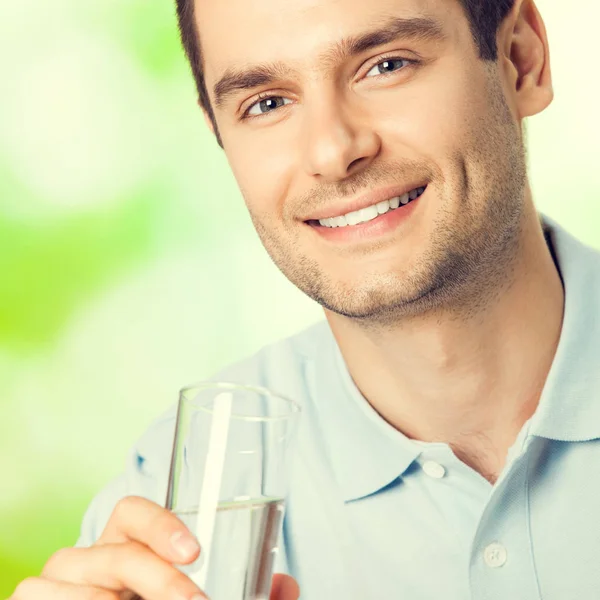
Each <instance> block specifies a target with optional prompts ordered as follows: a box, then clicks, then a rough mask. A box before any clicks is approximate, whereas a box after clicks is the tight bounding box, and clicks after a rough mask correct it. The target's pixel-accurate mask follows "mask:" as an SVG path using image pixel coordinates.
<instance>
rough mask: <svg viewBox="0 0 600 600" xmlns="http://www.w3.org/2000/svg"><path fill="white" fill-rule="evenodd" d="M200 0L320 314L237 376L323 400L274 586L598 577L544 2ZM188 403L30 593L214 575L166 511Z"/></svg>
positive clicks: (255, 170)
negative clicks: (542, 181)
mask: <svg viewBox="0 0 600 600" xmlns="http://www.w3.org/2000/svg"><path fill="white" fill-rule="evenodd" d="M179 17H180V24H181V30H182V38H183V41H184V45H185V47H186V50H187V53H188V56H189V58H190V60H191V64H192V68H193V72H194V76H195V78H196V81H197V84H198V90H199V95H200V105H201V107H202V109H203V111H204V116H205V118H206V120H207V123H208V125H209V127H210V128H211V130H212V131H213V133H214V134H215V136H216V139H217V142H218V143H219V145H220V146H221V148H223V149H224V151H225V153H226V155H227V158H228V160H229V163H230V165H231V168H232V169H233V172H234V174H235V177H236V179H237V181H238V183H239V186H240V189H241V190H242V193H243V196H244V198H245V201H246V204H247V206H248V210H249V211H250V214H251V216H252V219H253V222H254V224H255V226H256V229H257V232H258V234H259V236H260V237H261V239H262V241H263V243H264V245H265V247H266V248H267V250H268V251H269V253H270V255H271V257H272V258H273V260H274V262H275V263H276V264H277V266H278V267H279V268H280V269H281V270H282V272H283V273H284V274H285V275H286V276H287V277H288V278H289V279H290V280H291V281H292V282H293V283H294V284H296V285H297V286H298V287H299V288H300V289H301V290H302V291H304V292H305V293H306V294H307V295H308V296H310V297H311V298H313V299H314V300H316V301H317V302H319V303H320V304H321V305H322V306H323V308H324V310H325V316H326V321H325V322H324V323H322V324H319V325H317V326H315V327H312V328H310V329H309V330H307V331H305V332H303V333H301V334H299V335H298V336H295V337H293V338H291V339H288V340H284V341H282V342H279V343H278V344H275V345H273V346H270V347H268V348H266V349H264V350H263V351H261V352H260V353H258V354H257V355H256V356H254V357H252V358H251V359H249V360H247V361H244V362H242V363H240V364H238V365H234V366H233V367H231V368H229V369H227V370H225V371H224V372H223V373H220V374H219V376H218V378H219V379H223V380H230V381H239V382H244V383H255V384H262V385H265V386H267V387H270V388H273V389H275V390H277V391H279V392H282V393H285V394H286V395H288V396H290V397H294V398H296V399H298V400H299V401H300V402H301V403H302V404H303V415H302V425H301V427H300V430H299V434H298V435H299V440H298V446H297V452H296V459H295V464H294V467H293V471H292V476H291V484H290V492H289V501H288V507H287V512H286V517H285V523H284V529H283V535H282V538H281V543H280V549H281V553H280V560H279V563H278V565H277V569H276V570H277V571H278V572H280V573H286V574H287V575H283V576H279V575H278V576H276V578H275V579H274V589H273V595H272V597H273V598H279V599H283V600H294V599H296V598H297V597H298V587H297V584H299V588H300V593H301V594H302V598H305V599H306V600H337V599H338V598H339V599H341V598H345V599H346V598H352V599H356V600H364V599H365V598H390V597H393V598H402V599H410V600H419V599H428V600H429V599H432V598H444V599H447V600H466V599H467V598H472V599H473V600H480V599H484V598H485V599H498V600H500V599H502V600H506V599H509V598H510V599H511V600H512V599H517V600H518V599H523V600H535V599H540V598H543V599H544V600H570V599H575V598H586V599H589V598H595V597H599V596H600V568H599V567H598V561H597V558H596V557H597V555H598V554H599V553H600V529H599V528H598V525H597V523H596V518H595V517H596V516H597V510H596V505H597V495H598V492H600V468H598V461H599V460H600V444H599V441H598V440H599V439H600V378H599V375H598V373H600V352H598V345H599V343H600V342H598V339H600V319H598V317H597V313H596V310H595V306H597V303H598V301H599V300H600V284H599V282H600V255H599V254H598V253H597V252H595V251H593V250H591V249H589V248H587V247H585V246H583V245H582V244H581V243H579V242H578V241H577V240H575V239H573V238H572V237H571V236H570V235H569V234H568V233H567V232H565V231H564V230H563V229H562V228H561V227H559V226H558V225H557V224H556V223H554V222H552V221H551V220H550V219H547V218H545V217H543V216H541V215H539V214H538V213H537V211H536V210H535V207H534V203H533V198H532V193H531V190H530V187H529V184H528V181H527V173H526V161H525V150H524V142H523V131H522V123H523V119H524V118H526V117H529V116H532V115H534V114H537V113H539V112H540V111H542V110H543V109H545V108H546V107H547V106H548V105H549V104H550V102H551V101H552V96H553V92H552V86H551V74H550V65H549V52H548V42H547V37H546V32H545V29H544V25H543V21H542V18H541V16H540V14H539V12H538V10H537V8H536V6H535V5H534V2H533V0H370V1H369V2H363V1H362V0H318V1H315V0H288V1H286V2H282V3H274V2H269V1H267V0H253V1H252V2H247V1H244V0H227V1H224V0H219V1H217V0H196V2H195V4H193V5H192V3H191V1H188V0H179ZM224 234H225V233H224ZM174 416H175V413H174V410H173V409H172V410H170V411H169V412H168V413H167V414H165V415H163V417H161V418H160V419H159V420H157V421H156V422H155V424H154V425H153V426H152V427H151V428H150V430H149V431H148V432H147V433H146V435H144V436H143V438H142V439H141V440H140V441H139V442H138V444H136V446H135V448H134V450H133V452H132V455H131V460H130V464H129V466H128V467H127V469H126V471H125V473H124V474H123V475H122V476H121V477H119V478H118V479H117V480H116V481H114V482H113V483H112V484H111V485H109V486H108V487H107V488H106V489H105V490H103V491H102V492H101V493H100V494H99V495H98V496H97V497H96V498H95V499H94V501H93V502H92V504H91V506H90V508H89V510H88V512H87V514H86V517H85V519H84V523H83V527H82V534H81V538H80V540H79V542H78V544H77V547H76V548H71V549H66V550H62V551H60V552H59V553H57V554H56V555H55V556H53V557H52V558H51V559H50V561H49V562H48V564H47V565H46V567H45V569H44V571H43V573H42V576H41V577H40V578H33V579H30V580H27V581H25V582H24V583H23V584H22V585H20V586H19V587H18V588H17V590H16V592H15V594H14V596H13V600H23V599H27V600H31V599H34V598H36V599H37V598H44V599H49V598H52V599H57V598H60V599H64V600H67V599H77V600H83V599H84V598H91V597H94V598H131V596H132V593H134V592H135V593H137V594H139V595H140V596H142V597H143V598H145V599H146V600H159V599H164V598H175V597H177V598H191V597H192V595H193V594H194V593H199V590H198V589H197V588H196V587H195V586H194V585H193V584H192V583H191V582H190V581H189V580H187V579H186V578H185V577H184V576H183V575H182V574H180V573H179V572H178V571H177V570H176V569H175V567H174V566H173V564H174V563H181V562H185V561H187V562H190V561H191V560H192V559H193V558H195V557H196V556H198V552H199V549H198V547H197V546H195V545H194V543H193V540H191V539H190V538H187V537H185V536H184V533H185V532H184V531H183V529H182V526H181V524H180V523H179V522H178V521H177V520H176V519H175V518H174V517H173V516H172V515H169V514H168V513H167V512H166V511H164V510H163V509H161V508H160V505H161V503H162V502H163V501H164V493H165V489H166V481H167V476H168V463H169V457H170V449H171V439H172V435H173V426H174ZM171 535H174V537H173V538H170V536H171ZM169 539H171V540H172V541H173V540H174V541H175V542H179V544H175V546H173V545H172V544H171V543H170V542H169ZM184 540H187V543H186V544H184V543H183V541H184ZM200 542H201V540H200ZM176 548H179V549H180V550H181V553H179V554H178V553H177V552H176ZM94 594H96V595H94ZM177 594H179V595H177ZM214 600H219V599H214Z"/></svg>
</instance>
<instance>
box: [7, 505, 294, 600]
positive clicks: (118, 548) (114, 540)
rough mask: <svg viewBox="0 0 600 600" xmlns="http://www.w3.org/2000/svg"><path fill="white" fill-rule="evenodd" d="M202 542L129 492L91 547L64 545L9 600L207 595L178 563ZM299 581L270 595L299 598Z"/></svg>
mask: <svg viewBox="0 0 600 600" xmlns="http://www.w3.org/2000/svg"><path fill="white" fill-rule="evenodd" d="M199 554H200V546H199V545H198V542H197V541H196V540H195V538H194V537H193V536H192V534H191V533H190V532H189V531H188V530H187V528H186V527H185V525H184V524H183V523H182V522H181V521H180V520H179V519H178V518H177V517H176V516H175V515H174V514H173V513H171V512H170V511H168V510H166V509H165V508H163V507H162V506H159V505H158V504H155V503H154V502H151V501H149V500H147V499H145V498H139V497H135V496H129V497H127V498H123V499H122V500H121V501H120V502H119V503H118V504H117V506H116V507H115V509H114V511H113V513H112V515H111V516H110V518H109V520H108V523H107V524H106V527H105V529H104V531H103V533H102V535H101V536H100V538H99V539H98V541H97V542H96V543H95V544H94V545H93V546H91V547H90V548H64V549H62V550H59V551H58V552H56V553H55V554H54V555H53V556H52V557H51V558H50V560H49V561H48V562H47V563H46V565H45V566H44V569H43V571H42V574H41V576H40V577H30V578H28V579H25V580H24V581H22V582H21V583H20V584H19V585H18V586H17V589H16V590H15V591H14V593H13V595H12V596H11V597H10V598H9V600H92V599H93V600H140V598H144V600H201V599H202V598H204V599H205V598H206V596H205V595H204V594H203V593H202V591H201V590H200V589H199V588H198V587H197V586H196V585H195V584H194V583H192V581H191V580H190V579H189V578H188V577H187V576H185V575H184V574H183V573H181V572H180V571H178V570H177V569H176V568H175V566H174V565H186V564H190V563H192V562H193V561H194V560H196V559H197V558H198V556H199ZM299 593H300V592H299V589H298V584H297V583H296V582H295V581H294V580H293V579H292V578H291V577H288V576H286V575H281V574H277V575H275V577H274V578H273V586H272V590H271V597H270V600H298V597H299Z"/></svg>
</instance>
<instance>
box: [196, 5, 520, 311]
mask: <svg viewBox="0 0 600 600" xmlns="http://www.w3.org/2000/svg"><path fill="white" fill-rule="evenodd" d="M196 2H197V5H196V20H197V24H198V29H199V34H200V39H201V41H202V49H203V53H204V67H205V77H206V84H207V88H208V90H209V95H210V99H211V103H212V106H213V108H214V111H215V116H216V120H217V123H218V126H219V130H220V134H221V138H222V140H223V144H224V149H225V152H226V155H227V158H228V160H229V164H230V165H231V168H232V170H233V173H234V175H235V177H236V179H237V182H238V184H239V186H240V189H241V192H242V194H243V197H244V199H245V202H246V204H247V207H248V210H249V211H250V215H251V217H252V220H253V222H254V225H255V227H256V229H257V231H258V234H259V235H260V237H261V239H262V241H263V243H264V245H265V247H266V249H267V251H268V252H269V254H270V255H271V257H272V259H273V260H274V262H275V263H276V264H277V266H278V267H279V268H280V269H281V271H282V272H283V273H284V274H285V275H286V276H287V277H288V278H289V279H290V280H291V281H292V282H293V283H294V284H295V285H297V286H298V287H299V288H300V289H301V290H302V291H303V292H305V293H306V294H308V295H309V296H310V297H312V298H313V299H315V300H316V301H317V302H319V303H320V304H322V305H323V306H324V307H325V308H327V309H329V310H331V311H333V312H336V313H339V314H344V315H347V316H353V317H361V318H366V319H374V320H378V319H385V318H387V317H389V316H390V315H396V316H397V315H399V314H400V315H402V314H417V313H422V312H424V311H425V310H433V309H438V308H442V307H444V306H446V307H449V306H450V305H451V304H452V303H453V302H454V303H455V302H457V301H458V298H459V296H460V294H459V291H460V290H462V291H463V292H464V291H465V290H467V289H470V290H471V291H473V290H476V289H477V288H478V287H479V288H482V289H483V287H484V284H485V282H486V281H488V282H489V281H492V280H493V278H497V277H499V276H501V274H502V270H503V268H506V265H508V263H509V257H510V256H512V255H514V253H515V249H516V247H517V245H518V239H519V237H518V234H519V227H520V223H521V220H522V219H521V217H522V210H523V206H524V198H525V186H526V173H525V161H524V151H523V147H522V141H521V134H520V127H519V124H518V122H517V120H516V118H515V117H514V116H513V115H512V113H511V110H510V109H509V107H508V105H507V103H506V102H505V99H504V93H503V91H502V84H501V82H500V79H499V76H498V75H497V73H496V65H493V64H489V63H484V62H482V61H481V60H479V58H478V54H477V48H476V46H475V44H474V42H473V38H472V35H471V31H470V29H469V24H468V21H467V19H466V17H465V15H464V12H463V10H462V8H461V6H460V4H459V2H458V0H370V1H369V2H364V0H285V1H283V2H272V1H270V0H252V2H248V1H247V0H227V1H226V2H225V1H223V0H196ZM393 19H396V20H397V21H396V23H395V25H396V26H397V30H398V31H399V32H400V35H399V36H398V37H397V38H395V39H390V38H388V39H387V41H385V42H384V43H379V44H377V45H373V43H374V41H375V40H374V39H373V38H372V39H371V40H365V39H363V42H366V43H363V44H362V45H361V47H358V48H357V47H354V48H352V46H353V44H348V43H345V44H342V45H341V47H340V48H339V50H338V51H333V49H334V47H335V46H336V45H338V43H339V42H340V41H341V40H344V39H346V38H359V37H361V36H364V34H365V33H369V32H372V31H376V30H378V29H381V28H383V27H387V28H388V29H389V28H393V27H394V23H393V22H392V21H393ZM378 41H379V42H381V41H382V40H381V39H380V40H378ZM369 42H370V43H369ZM274 62H277V63H279V64H280V66H281V67H282V69H281V71H282V72H281V73H279V74H278V76H277V78H276V79H275V80H273V81H267V82H265V81H264V80H262V81H261V80H260V79H256V78H255V79H254V81H253V82H252V85H254V84H258V85H255V86H254V87H251V88H243V89H236V90H234V91H233V92H232V93H230V94H228V95H226V96H225V97H224V99H223V101H222V102H217V98H216V96H215V93H214V86H215V85H216V84H217V82H218V81H219V80H220V79H221V78H222V77H223V75H225V74H226V73H227V72H229V73H231V72H232V71H245V70H247V69H249V68H251V67H253V66H255V65H258V64H264V63H274ZM285 69H289V72H286V71H285ZM248 83H249V82H248V80H247V81H246V84H248ZM423 188H425V190H424V192H423V193H422V195H421V196H419V197H418V198H416V199H415V200H413V201H412V202H408V203H407V204H403V203H402V202H403V201H406V199H407V197H406V196H405V195H404V193H409V192H410V194H409V196H408V199H410V198H411V197H414V196H415V191H414V190H416V191H417V193H419V192H422V191H423ZM369 194H379V195H375V196H373V198H369V197H367V198H366V199H365V198H364V196H365V195H369ZM401 195H404V197H403V198H400V200H393V199H392V198H394V197H396V198H397V197H398V196H401ZM390 199H392V200H391V202H386V201H387V200H390ZM398 202H400V204H398ZM376 203H380V204H379V207H376V208H375V209H369V208H367V209H366V211H362V212H360V213H358V214H351V215H350V216H344V215H348V214H349V213H357V209H359V208H365V207H366V206H369V205H373V204H376ZM396 206H397V208H395V207H396ZM375 214H377V215H378V216H377V217H375ZM321 217H327V218H330V217H331V218H334V217H335V219H334V221H333V222H332V221H329V220H328V221H324V222H323V224H321V223H319V221H318V219H319V218H321ZM374 217H375V218H374ZM365 219H368V220H366V221H364V220H365ZM357 220H360V221H364V222H361V223H356V221H357ZM344 223H346V226H343V225H344ZM352 223H354V224H352ZM331 225H337V226H336V227H331Z"/></svg>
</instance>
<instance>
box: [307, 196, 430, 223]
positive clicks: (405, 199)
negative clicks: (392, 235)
mask: <svg viewBox="0 0 600 600" xmlns="http://www.w3.org/2000/svg"><path fill="white" fill-rule="evenodd" d="M424 191H425V188H424V187H420V188H417V189H414V190H412V191H411V192H409V193H407V194H402V196H396V197H395V198H392V199H391V200H384V201H383V202H378V203H377V204H374V205H373V206H369V207H367V208H363V209H361V210H357V211H354V212H351V213H348V214H347V215H343V216H341V217H331V218H330V219H319V223H320V224H321V225H322V226H323V227H330V228H333V227H347V226H348V225H358V224H359V223H366V222H368V221H372V220H373V219H376V218H377V217H378V216H379V215H383V214H385V213H387V212H388V211H390V210H395V209H396V208H398V207H399V206H400V205H401V204H402V205H405V204H408V203H409V202H410V201H411V200H414V199H415V198H417V197H418V196H420V195H421V194H422V193H423V192H424Z"/></svg>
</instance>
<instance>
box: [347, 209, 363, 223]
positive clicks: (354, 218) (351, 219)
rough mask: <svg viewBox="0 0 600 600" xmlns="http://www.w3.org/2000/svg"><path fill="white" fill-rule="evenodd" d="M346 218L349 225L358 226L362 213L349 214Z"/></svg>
mask: <svg viewBox="0 0 600 600" xmlns="http://www.w3.org/2000/svg"><path fill="white" fill-rule="evenodd" d="M345 216H346V221H348V225H357V224H358V223H359V221H360V211H356V212H351V213H348V214H347V215H345Z"/></svg>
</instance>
